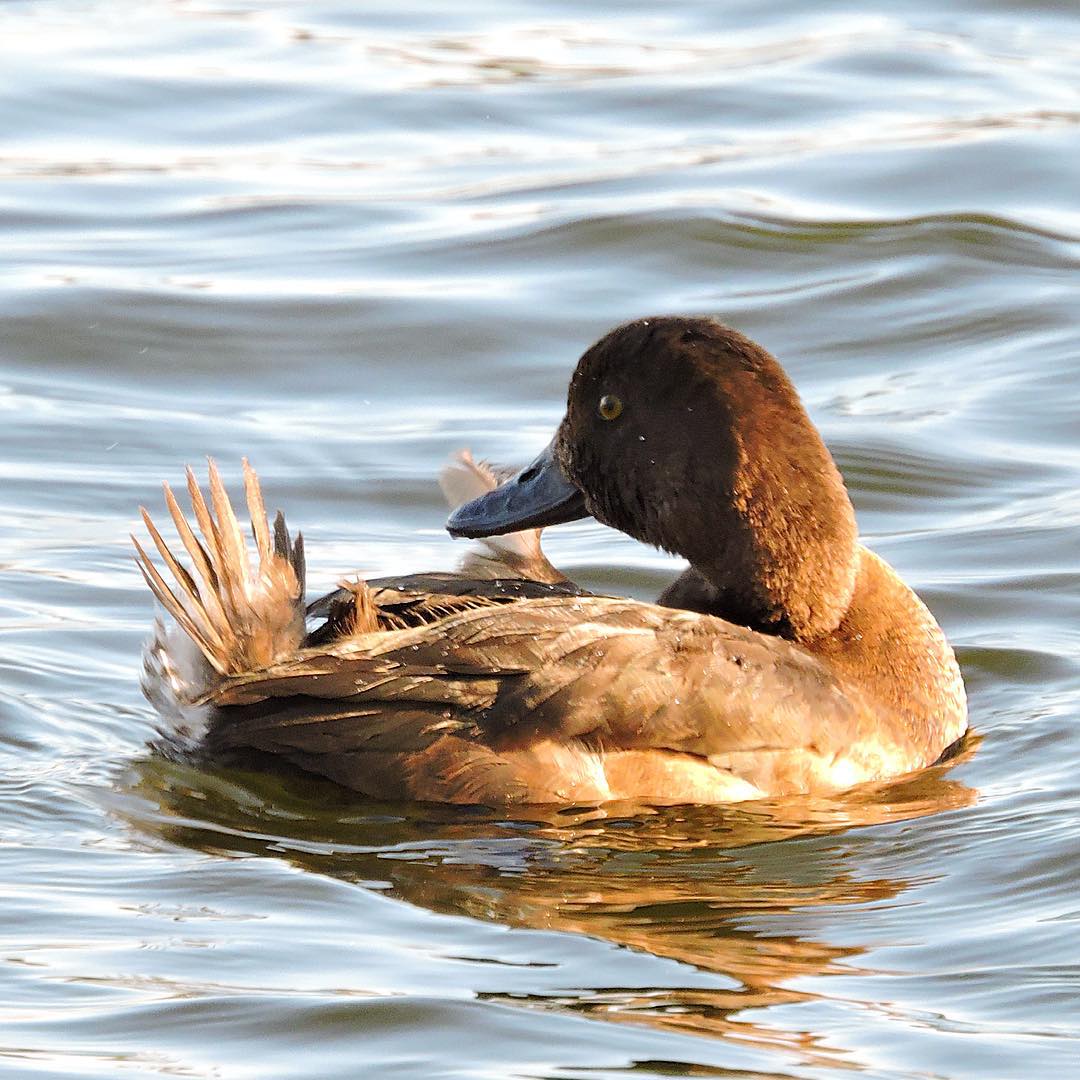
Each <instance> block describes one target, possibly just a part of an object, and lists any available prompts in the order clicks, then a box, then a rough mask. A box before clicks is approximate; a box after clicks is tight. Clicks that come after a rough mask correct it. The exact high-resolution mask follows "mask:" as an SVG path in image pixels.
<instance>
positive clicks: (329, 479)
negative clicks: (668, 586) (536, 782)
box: [0, 0, 1080, 1080]
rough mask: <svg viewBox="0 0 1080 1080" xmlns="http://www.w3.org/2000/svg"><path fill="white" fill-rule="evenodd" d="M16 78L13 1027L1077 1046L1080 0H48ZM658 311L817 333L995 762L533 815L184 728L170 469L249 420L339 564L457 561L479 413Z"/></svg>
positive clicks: (471, 1052)
mask: <svg viewBox="0 0 1080 1080" xmlns="http://www.w3.org/2000/svg"><path fill="white" fill-rule="evenodd" d="M0 70H3V72H4V78H3V80H2V82H0V131H2V132H3V139H2V143H0V236H2V240H0V245H2V251H3V258H2V260H0V313H2V316H3V334H2V337H0V643H2V647H0V858H2V860H3V861H2V870H0V938H2V948H0V958H2V959H0V1071H6V1073H7V1074H9V1075H14V1076H19V1077H24V1076H25V1077H94V1078H99V1077H109V1078H112V1077H117V1078H128V1077H143V1076H147V1077H151V1076H152V1077H162V1076H176V1077H228V1078H232V1077H251V1078H257V1080H266V1078H278V1077H281V1078H286V1077H290V1078H291V1077H304V1078H335V1077H341V1078H352V1077H358V1076H364V1077H367V1076H371V1077H410V1078H412V1077H416V1078H437V1077H454V1078H464V1077H469V1078H472V1077H477V1078H479V1077H486V1078H499V1080H501V1078H510V1077H515V1078H517V1077H529V1078H540V1077H547V1078H554V1077H558V1078H565V1080H599V1078H605V1080H614V1078H621V1077H633V1078H640V1080H645V1078H653V1077H672V1076H709V1077H739V1078H742V1080H751V1078H761V1077H777V1076H779V1077H813V1078H820V1077H846V1076H852V1075H856V1074H858V1075H863V1076H867V1077H881V1078H889V1080H893V1078H909V1077H910V1078H915V1077H918V1078H926V1077H971V1078H979V1080H984V1078H987V1077H1008V1078H1012V1077H1047V1076H1054V1077H1065V1076H1069V1075H1077V1070H1078V1069H1080V1005H1078V992H1080V873H1078V867H1080V827H1078V826H1080V820H1078V818H1080V813H1078V808H1080V744H1078V741H1077V738H1076V729H1077V719H1078V712H1080V558H1078V536H1080V497H1078V494H1077V492H1078V490H1080V420H1078V417H1080V361H1078V357H1080V322H1078V319H1077V289H1076V285H1077V277H1076V272H1077V264H1078V255H1080V250H1078V237H1080V208H1078V203H1077V191H1078V181H1077V164H1078V155H1080V144H1078V138H1077V133H1078V127H1080V10H1078V9H1077V8H1076V6H1075V5H1073V4H1068V3H1064V2H1061V3H1057V4H1055V3H1049V2H1046V3H1040V2H1038V0H1030V2H1024V3H1020V2H1014V3H1008V2H1005V0H983V2H974V0H966V2H965V0H960V2H958V3H954V4H940V3H938V4H932V3H929V2H927V0H911V2H907V3H903V4H878V5H872V6H871V7H869V8H868V7H867V6H866V5H861V4H855V3H854V2H853V0H840V2H831V0H823V2H820V3H817V4H814V5H808V4H802V3H797V2H794V0H786V2H785V0H781V2H779V3H775V4H769V5H762V4H760V3H748V2H723V3H709V2H707V0H690V2H687V3H683V4H678V5H663V4H656V3H648V4H646V3H641V2H634V0H630V2H627V3H621V4H584V3H577V4H575V3H571V2H568V0H567V2H560V0H537V2H532V3H529V2H525V3H520V4H505V3H493V2H489V0H477V2H476V3H473V4H469V5H464V6H458V7H455V6H452V5H447V4H439V3H433V2H424V0H407V2H405V3H402V4H395V5H375V4H366V3H344V2H341V0H314V2H309V3H300V2H298V0H282V2H279V3H269V2H262V3H245V2H243V0H173V2H164V0H150V2H148V3H142V4H134V3H126V2H122V0H121V2H113V3H93V2H84V3H74V2H67V0H54V2H50V3H41V2H39V3H31V2H12V3H6V4H4V5H3V7H2V8H0ZM662 312H694V313H697V312H705V313H712V314H718V315H721V316H722V317H724V318H725V319H726V320H728V321H729V322H731V323H733V324H734V325H735V326H737V327H739V328H740V329H742V330H744V331H746V332H747V333H749V334H750V335H752V336H753V337H755V338H757V339H758V340H760V341H761V342H762V343H763V344H765V345H766V346H767V347H768V348H770V349H771V350H772V351H773V352H774V353H776V354H777V355H778V356H779V357H780V358H781V359H782V360H783V361H784V363H785V364H786V366H787V368H788V370H789V371H790V372H791V374H792V376H793V377H794V379H795V381H796V383H797V384H798V386H799V387H800V389H801V392H802V393H803V395H804V398H805V400H806V402H807V404H808V406H809V408H810V410H811V412H812V414H813V416H814V418H815V420H816V421H817V423H818V424H819V425H820V427H821V429H822V430H823V432H824V434H825V436H826V438H827V440H828V442H829V444H830V446H831V447H832V448H833V450H834V453H835V454H836V457H837V459H838V461H839V463H840V465H841V468H842V469H843V471H844V473H845V475H846V478H847V481H848V484H849V487H850V490H851V493H852V496H853V498H854V501H855V503H856V506H857V508H858V511H859V515H860V522H861V528H862V532H863V535H864V538H865V540H866V542H867V543H868V544H869V545H870V546H871V547H872V548H874V549H875V550H876V551H878V552H880V553H881V554H882V555H884V556H885V557H886V558H887V559H889V560H890V561H891V562H892V563H893V564H894V565H895V566H896V567H897V569H898V570H899V571H900V572H901V573H902V574H903V575H904V577H905V578H906V579H907V580H908V581H910V582H911V583H912V584H913V585H914V586H915V587H916V588H918V589H919V590H920V592H921V594H922V595H923V596H924V598H925V599H926V600H927V601H928V603H929V604H930V605H931V607H932V608H933V609H934V611H935V612H936V614H937V615H938V617H939V619H940V620H941V622H942V623H943V625H944V626H945V628H946V630H947V631H948V633H949V634H950V636H951V638H952V640H953V641H954V642H955V644H956V646H957V651H958V654H959V656H960V659H961V662H962V664H963V668H964V672H965V676H966V679H967V683H968V688H969V692H970V699H971V715H972V721H973V725H974V731H975V737H974V738H973V739H972V740H971V742H970V745H969V746H968V747H967V748H966V750H965V752H964V753H963V754H962V756H961V757H960V759H959V760H958V761H957V762H955V763H953V764H951V766H950V767H948V768H939V769H935V770H931V771H930V772H928V773H927V774H925V775H923V776H919V777H916V778H913V779H908V780H906V781H903V782H899V783H895V784H891V785H885V786H882V787H880V788H876V789H873V790H870V791H860V792H856V793H853V794H849V795H847V796H845V797H843V798H838V799H832V800H802V801H799V800H796V801H794V802H790V803H779V804H759V805H747V806H744V807H739V808H731V809H725V808H707V809H702V808H698V809H695V808H685V809H679V810H666V811H662V812H658V813H650V812H648V811H647V810H645V809H643V808H618V807H616V808H608V809H606V810H604V811H595V810H590V809H589V808H575V809H573V810H571V811H568V812H566V813H562V814H559V813H550V814H540V813H536V814H530V813H519V814H518V815H517V816H515V817H513V818H512V819H507V818H506V817H505V816H504V817H500V816H499V815H493V814H484V813H481V812H469V811H464V810H456V811H451V810H439V809H437V808H436V809H432V808H430V807H418V806H400V805H393V806H388V805H372V804H370V803H363V802H358V801H356V800H355V799H350V798H348V797H347V796H346V795H343V794H342V793H341V792H340V791H339V790H338V789H336V788H334V787H332V786H330V785H328V784H322V783H316V782H313V781H309V780H305V779H303V778H290V777H285V778H277V779H272V778H267V777H257V776H251V775H246V774H239V773H229V772H199V771H196V770H193V769H190V768H185V767H182V766H180V765H176V764H170V763H167V762H164V761H162V760H160V759H158V758H155V757H154V756H153V755H152V754H150V753H149V752H147V750H146V749H145V744H146V742H147V740H148V738H149V737H150V736H151V735H152V732H153V728H154V715H153V713H152V711H151V709H150V708H149V706H148V705H147V704H146V703H145V702H144V701H143V699H142V697H141V696H140V693H139V689H138V675H139V670H140V650H141V646H142V643H143V641H144V639H145V637H146V635H147V632H148V628H149V625H150V622H151V619H152V614H153V613H152V606H151V603H150V598H149V594H148V592H147V590H146V588H145V586H144V585H143V583H142V581H141V579H140V578H139V576H138V574H137V572H136V570H135V568H134V565H133V563H132V559H131V552H130V549H129V542H128V539H127V533H128V532H129V530H131V529H132V528H134V527H135V523H136V522H137V509H136V508H137V507H138V505H139V504H140V503H146V504H148V505H150V506H151V507H159V506H160V489H159V483H160V481H161V480H163V479H169V480H172V481H175V480H177V478H179V477H180V476H181V475H182V473H181V470H182V466H183V465H184V464H185V463H187V462H194V463H198V462H199V461H200V460H201V458H202V457H203V455H205V454H208V453H209V454H213V455H214V456H215V457H216V458H217V459H218V460H219V461H220V462H221V464H222V466H223V468H225V469H226V471H227V473H228V474H229V476H230V477H231V479H232V481H233V482H234V483H235V482H236V480H237V478H238V475H239V459H240V457H241V455H243V454H247V455H250V456H251V458H252V460H253V461H254V463H255V464H256V465H257V467H258V468H259V470H260V472H261V474H262V476H263V479H264V484H265V487H266V489H267V497H268V500H269V501H270V502H271V503H272V504H273V505H275V506H277V505H280V506H282V507H284V508H285V509H286V510H287V511H288V513H289V517H290V520H291V521H292V522H293V523H294V524H296V525H299V526H301V527H302V528H303V530H304V533H305V536H306V538H307V541H308V553H309V565H310V567H311V573H312V578H313V581H312V587H313V589H319V588H322V587H330V586H331V585H332V584H333V583H334V581H335V580H336V578H337V576H338V575H341V574H344V573H345V572H348V571H353V570H360V571H362V572H364V573H386V572H397V571H401V570H406V569H413V570H419V569H434V568H449V567H451V566H452V565H453V564H454V561H455V559H456V558H457V556H458V555H459V554H460V545H456V544H454V543H452V542H451V541H450V540H448V538H447V537H446V536H445V534H444V533H443V531H442V522H443V519H444V516H445V515H444V510H443V507H442V503H441V499H440V496H439V493H438V490H437V488H436V486H435V483H434V477H435V475H436V473H437V471H438V469H439V467H440V464H441V463H442V461H443V460H444V458H445V456H446V455H447V454H448V453H449V452H450V451H452V450H453V449H455V448H457V447H459V446H463V445H470V446H472V447H473V448H474V450H476V451H477V452H478V453H480V454H482V455H485V456H489V457H491V458H492V459H494V460H496V461H503V462H508V463H515V462H523V461H525V460H527V458H528V457H529V456H530V455H531V454H533V453H534V452H535V451H536V450H537V449H538V448H539V447H540V446H542V445H543V443H544V442H545V441H546V438H547V435H548V433H549V432H550V430H551V427H552V425H553V424H554V423H555V421H556V420H557V419H558V417H559V415H560V412H561V407H562V403H563V401H564V394H565V386H566V380H567V377H568V375H569V373H570V371H571V369H572V367H573V364H574V362H575V360H576V358H577V356H578V355H579V354H580V352H581V351H582V350H583V349H584V347H585V346H587V345H588V344H589V343H590V342H592V341H593V340H594V339H595V338H597V337H598V336H599V335H600V334H601V333H603V332H604V331H605V330H607V329H608V328H610V327H611V326H613V325H614V324H616V323H618V322H620V321H622V320H624V319H627V318H631V317H634V316H640V315H646V314H656V313H662ZM547 547H548V551H549V554H550V555H551V557H552V559H553V561H555V562H556V564H558V565H560V566H561V567H563V568H564V569H565V570H566V571H567V572H569V573H570V574H571V575H572V576H574V577H576V578H577V579H579V580H580V581H581V582H582V583H583V584H584V585H586V586H588V587H591V588H595V589H602V590H607V591H620V592H627V593H630V594H632V595H635V596H639V597H643V598H647V597H652V596H655V595H656V594H657V592H658V591H659V590H660V588H661V587H662V585H663V584H664V583H665V582H666V581H667V580H668V579H669V578H670V577H671V576H672V574H673V572H674V564H673V563H672V562H671V561H670V560H668V559H667V558H666V557H664V556H662V555H659V554H657V553H655V552H653V551H651V550H646V549H643V548H641V547H640V546H637V545H635V544H634V543H633V542H632V541H630V540H628V539H626V538H624V537H619V536H616V535H615V534H613V533H611V532H610V531H607V530H604V529H603V528H601V527H600V526H599V525H596V524H592V523H582V524H578V525H574V526H569V527H566V528H562V529H559V530H556V531H554V532H553V534H552V535H550V536H549V539H548V544H547Z"/></svg>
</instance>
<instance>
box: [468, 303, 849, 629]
mask: <svg viewBox="0 0 1080 1080" xmlns="http://www.w3.org/2000/svg"><path fill="white" fill-rule="evenodd" d="M588 515H592V516H593V517H595V518H596V519H597V520H599V521H601V522H603V523H604V524H606V525H610V526H612V527H613V528H615V529H618V530H620V531H621V532H624V533H627V534H629V535H630V536H633V537H635V538H636V539H638V540H641V541H643V542H645V543H647V544H652V545H654V546H655V547H659V548H663V549H664V550H666V551H669V552H672V553H674V554H678V555H681V556H683V557H684V558H685V559H687V560H689V562H690V564H691V565H692V566H693V568H694V570H696V571H697V573H698V574H699V575H700V576H701V577H702V578H703V579H705V581H706V582H707V583H708V585H709V586H710V587H711V590H712V591H714V595H715V601H714V603H713V604H712V605H711V609H712V610H713V611H714V613H715V614H718V615H721V616H723V617H724V618H727V619H729V620H730V621H732V622H739V623H742V624H745V625H748V626H752V627H755V628H756V629H760V630H762V631H765V632H768V633H773V634H779V635H781V636H784V637H789V638H792V639H795V640H799V641H803V642H808V641H812V640H814V639H816V638H819V637H821V636H822V635H824V634H828V633H830V632H831V631H833V630H835V629H836V627H837V626H838V625H839V623H840V621H841V619H842V618H843V616H844V613H845V611H846V610H847V608H848V605H849V604H850V602H851V598H852V594H853V591H854V588H855V578H856V571H857V567H858V554H857V544H856V526H855V515H854V511H853V510H852V506H851V502H850V500H849V499H848V496H847V491H846V490H845V488H844V483H843V480H842V479H841V477H840V473H839V472H838V470H837V468H836V465H835V464H834V462H833V460H832V457H831V456H830V454H829V451H828V450H827V449H826V447H825V444H824V443H823V442H822V440H821V437H820V435H819V434H818V432H817V429H816V428H815V427H814V425H813V424H812V423H811V421H810V418H809V416H807V414H806V410H805V409H804V408H803V405H802V402H801V401H800V400H799V396H798V394H797V393H796V392H795V388H794V386H792V384H791V381H790V380H789V379H788V377H787V376H786V375H785V374H784V371H783V369H782V368H781V367H780V365H779V364H778V363H777V361H776V360H775V359H774V358H773V357H772V356H770V355H769V353H767V352H766V351H765V350H764V349H762V348H761V347H760V346H759V345H757V344H755V343H754V342H753V341H751V340H750V339H749V338H747V337H745V336H743V335H742V334H740V333H738V332H737V331H735V330H732V329H731V328H730V327H727V326H725V325H723V324H722V323H720V322H717V321H715V320H713V319H707V318H685V317H677V316H667V317H659V318H648V319H638V320H636V321H634V322H631V323H627V324H626V325H624V326H620V327H618V328H617V329H615V330H612V331H611V333H609V334H607V335H606V336H605V337H603V338H601V339H600V341H598V342H597V343H596V344H595V345H593V346H592V348H590V349H589V350H588V351H587V352H586V353H585V354H584V356H582V357H581V360H580V361H579V362H578V366H577V370H576V371H575V372H574V375H573V378H572V379H571V380H570V390H569V395H568V399H567V407H566V415H565V417H564V418H563V421H562V423H561V424H560V425H559V428H558V431H557V432H556V433H555V437H554V438H553V439H552V441H551V444H550V445H549V446H548V447H547V448H546V449H545V450H544V452H543V453H542V454H541V455H540V456H539V457H538V458H537V459H536V461H534V462H533V463H532V464H531V465H529V466H528V468H526V469H524V470H523V471H522V472H521V473H519V474H518V475H517V476H515V477H514V478H513V479H511V480H509V481H508V482H507V483H506V484H504V485H502V486H501V487H500V488H497V489H496V490H495V491H492V492H489V493H488V494H485V495H483V496H481V497H480V498H479V499H475V500H474V501H472V502H470V503H466V504H465V505H464V506H462V507H460V508H459V509H458V510H457V511H456V512H455V513H454V514H453V515H452V516H451V518H450V520H449V522H448V523H447V528H448V529H449V531H450V533H451V534H452V535H454V536H462V537H483V536H494V535H498V534H501V533H507V532H512V531H515V530H518V529H524V528H538V527H542V526H545V525H555V524H558V523H560V522H565V521H573V520H575V519H577V518H581V517H586V516H588Z"/></svg>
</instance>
